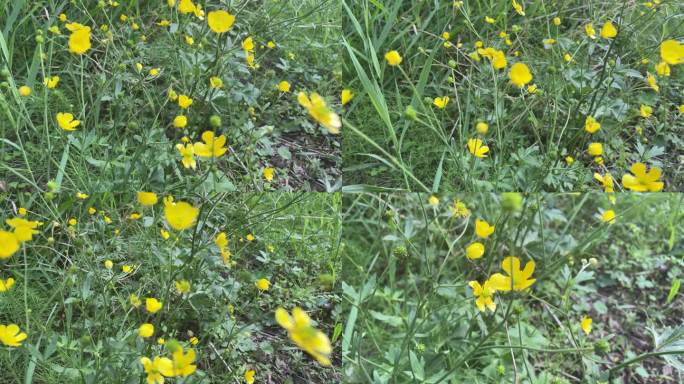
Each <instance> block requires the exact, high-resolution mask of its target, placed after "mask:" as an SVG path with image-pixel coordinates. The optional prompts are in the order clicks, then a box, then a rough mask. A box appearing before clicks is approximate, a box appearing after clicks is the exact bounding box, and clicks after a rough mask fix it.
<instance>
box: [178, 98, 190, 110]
mask: <svg viewBox="0 0 684 384" xmlns="http://www.w3.org/2000/svg"><path fill="white" fill-rule="evenodd" d="M191 105H192V99H191V98H189V97H188V96H186V95H179V96H178V106H179V107H181V108H183V109H188V108H190V106H191Z"/></svg>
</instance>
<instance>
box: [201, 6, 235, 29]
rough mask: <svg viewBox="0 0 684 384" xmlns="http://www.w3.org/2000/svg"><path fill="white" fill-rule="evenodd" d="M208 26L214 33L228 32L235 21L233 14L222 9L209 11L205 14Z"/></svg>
mask: <svg viewBox="0 0 684 384" xmlns="http://www.w3.org/2000/svg"><path fill="white" fill-rule="evenodd" d="M207 23H209V28H210V29H211V30H212V31H214V32H216V33H224V32H228V30H229V29H230V27H232V26H233V23H235V16H233V15H231V14H230V13H228V12H226V11H224V10H222V9H221V10H218V11H211V12H209V13H208V14H207Z"/></svg>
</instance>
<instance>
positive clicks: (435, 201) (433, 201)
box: [428, 195, 439, 207]
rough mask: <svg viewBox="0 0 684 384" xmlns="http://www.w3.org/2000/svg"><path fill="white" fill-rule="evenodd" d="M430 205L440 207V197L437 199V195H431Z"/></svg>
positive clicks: (429, 198)
mask: <svg viewBox="0 0 684 384" xmlns="http://www.w3.org/2000/svg"><path fill="white" fill-rule="evenodd" d="M428 204H430V205H431V206H433V207H436V206H438V205H439V197H437V196H435V195H430V197H428Z"/></svg>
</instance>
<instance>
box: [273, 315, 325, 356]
mask: <svg viewBox="0 0 684 384" xmlns="http://www.w3.org/2000/svg"><path fill="white" fill-rule="evenodd" d="M275 318H276V321H277V322H278V324H279V325H280V326H281V327H283V328H285V329H286V330H287V332H288V335H289V337H290V340H292V342H294V343H295V344H296V345H297V346H298V347H299V348H301V349H302V350H304V351H305V352H307V353H308V354H310V355H311V356H313V357H314V358H315V359H316V360H317V361H318V363H319V364H321V365H322V366H325V367H327V366H330V357H329V356H330V354H331V353H332V347H331V346H330V340H329V339H328V336H326V335H325V333H323V332H321V331H319V330H317V329H316V328H314V327H313V326H312V325H311V318H309V315H307V314H306V312H304V310H302V309H301V308H299V307H295V308H294V309H293V310H292V316H290V314H289V313H287V311H286V310H285V309H284V308H278V309H276V312H275Z"/></svg>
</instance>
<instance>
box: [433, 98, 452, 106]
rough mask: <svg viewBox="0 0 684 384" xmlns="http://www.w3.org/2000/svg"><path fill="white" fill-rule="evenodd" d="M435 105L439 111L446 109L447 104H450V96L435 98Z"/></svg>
mask: <svg viewBox="0 0 684 384" xmlns="http://www.w3.org/2000/svg"><path fill="white" fill-rule="evenodd" d="M433 104H434V105H435V107H437V108H439V109H444V108H446V106H447V104H449V96H443V97H435V100H433Z"/></svg>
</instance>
